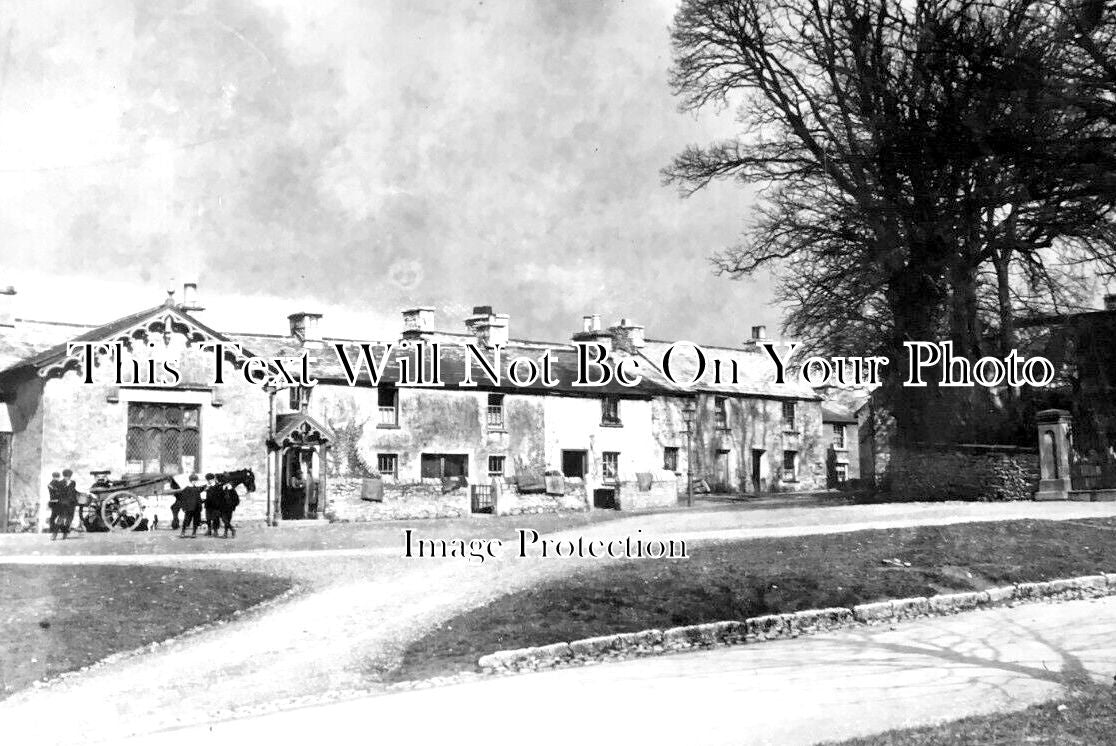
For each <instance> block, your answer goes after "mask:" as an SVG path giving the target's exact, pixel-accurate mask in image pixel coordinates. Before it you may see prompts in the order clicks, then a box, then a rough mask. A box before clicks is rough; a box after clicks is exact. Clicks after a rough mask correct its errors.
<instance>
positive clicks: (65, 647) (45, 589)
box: [0, 565, 291, 699]
mask: <svg viewBox="0 0 1116 746" xmlns="http://www.w3.org/2000/svg"><path fill="white" fill-rule="evenodd" d="M290 587H291V582H290V581H289V580H287V579H285V578H278V577H271V576H268V575H260V574H256V573H247V572H231V571H226V570H214V569H202V568H193V569H192V568H171V567H156V566H139V565H133V566H130V567H127V566H91V567H61V566H49V565H6V566H5V565H0V699H2V698H4V697H7V696H8V695H10V694H11V693H12V692H14V691H16V690H18V689H22V688H24V687H26V686H28V685H30V684H31V683H32V682H33V681H35V680H37V679H42V678H48V677H51V676H56V675H57V674H60V673H63V672H66V671H72V670H75V669H78V668H81V667H82V666H86V665H89V664H90V663H93V662H95V661H98V660H100V659H102V658H105V657H106V656H109V655H111V654H113V653H117V652H121V651H125V650H132V649H134V648H137V647H140V646H142V645H146V644H148V643H151V642H155V641H158V640H164V639H166V638H168V637H173V636H174V635H177V634H181V633H182V632H185V631H186V630H188V629H190V628H192V627H196V626H198V625H199V624H204V623H206V622H212V621H215V620H218V619H223V618H227V617H229V616H231V615H232V614H233V612H235V611H238V610H242V609H246V608H248V607H250V606H254V605H255V604H258V603H260V602H261V601H265V600H267V599H269V598H273V597H275V596H277V595H279V594H280V593H282V592H284V591H285V590H287V589H288V588H290Z"/></svg>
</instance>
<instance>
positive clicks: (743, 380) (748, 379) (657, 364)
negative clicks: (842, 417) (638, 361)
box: [640, 339, 821, 400]
mask: <svg viewBox="0 0 1116 746" xmlns="http://www.w3.org/2000/svg"><path fill="white" fill-rule="evenodd" d="M672 344H675V343H673V342H666V341H663V340H653V339H649V340H647V344H646V345H645V346H644V347H643V348H642V349H641V350H640V357H642V358H644V359H645V360H647V361H648V365H645V366H643V368H644V370H645V378H651V379H654V380H656V381H657V382H659V383H661V384H663V385H665V386H669V387H671V388H673V389H675V390H678V389H679V386H678V385H676V384H673V383H671V382H670V381H669V380H668V379H667V377H666V376H665V375H664V373H663V371H662V368H661V366H662V361H663V355H664V354H665V353H666V352H667V350H668V349H669V348H670V346H671V345H672ZM701 348H702V350H703V352H704V354H705V356H706V370H705V373H704V374H703V375H702V377H701V379H700V380H699V381H698V384H697V385H696V386H694V387H693V389H690V390H697V391H702V392H708V393H716V394H725V395H728V396H759V397H764V398H772V399H814V400H817V399H820V398H821V397H820V396H818V394H817V393H816V392H815V391H814V390H813V389H812V388H811V387H809V386H807V385H806V384H804V383H802V382H801V381H800V380H799V379H798V377H797V376H792V375H788V376H787V380H786V382H784V383H781V384H780V383H776V382H775V374H776V371H777V366H776V365H775V362H774V361H773V360H772V359H771V356H770V355H768V354H767V352H765V351H764V350H763V349H760V348H758V347H754V348H744V349H736V348H732V347H716V346H712V345H701ZM689 349H691V348H689V347H688V346H687V345H683V346H679V347H677V348H676V354H672V355H671V358H670V368H671V373H672V374H673V376H674V378H675V380H678V381H688V380H691V379H692V378H693V375H694V373H696V372H697V357H696V356H695V355H693V354H687V350H689ZM714 359H719V360H720V361H721V376H720V382H717V381H716V378H715V372H714V363H713V361H714ZM733 363H736V381H735V382H733V379H732V372H733V371H732V364H733ZM682 390H687V389H682Z"/></svg>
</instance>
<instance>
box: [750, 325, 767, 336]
mask: <svg viewBox="0 0 1116 746" xmlns="http://www.w3.org/2000/svg"><path fill="white" fill-rule="evenodd" d="M752 339H767V327H766V326H753V327H752Z"/></svg>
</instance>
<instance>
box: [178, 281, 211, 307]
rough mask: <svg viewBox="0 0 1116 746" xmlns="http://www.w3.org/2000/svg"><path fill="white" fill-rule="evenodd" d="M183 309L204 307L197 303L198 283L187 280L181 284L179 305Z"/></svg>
mask: <svg viewBox="0 0 1116 746" xmlns="http://www.w3.org/2000/svg"><path fill="white" fill-rule="evenodd" d="M180 307H181V308H182V310H183V311H194V312H197V311H204V310H205V308H204V307H203V306H202V305H201V304H199V303H198V283H196V282H187V283H183V285H182V305H181V306H180Z"/></svg>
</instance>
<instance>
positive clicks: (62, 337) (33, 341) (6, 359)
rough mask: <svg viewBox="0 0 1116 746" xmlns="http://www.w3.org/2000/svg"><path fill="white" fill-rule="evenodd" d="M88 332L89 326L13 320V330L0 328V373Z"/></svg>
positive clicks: (11, 328)
mask: <svg viewBox="0 0 1116 746" xmlns="http://www.w3.org/2000/svg"><path fill="white" fill-rule="evenodd" d="M91 328H93V327H91V326H90V325H88V324H69V323H64V322H59V321H33V320H29V319H16V321H15V326H14V327H6V326H0V370H4V369H6V368H11V367H15V366H17V365H18V364H20V363H23V362H26V361H29V360H31V359H33V358H35V357H36V356H38V355H40V354H42V353H43V352H45V351H46V350H49V349H51V348H52V347H54V346H56V345H58V344H61V343H65V342H66V341H68V340H71V339H74V338H76V337H78V336H80V335H81V334H83V333H85V332H86V331H88V330H89V329H91Z"/></svg>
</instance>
